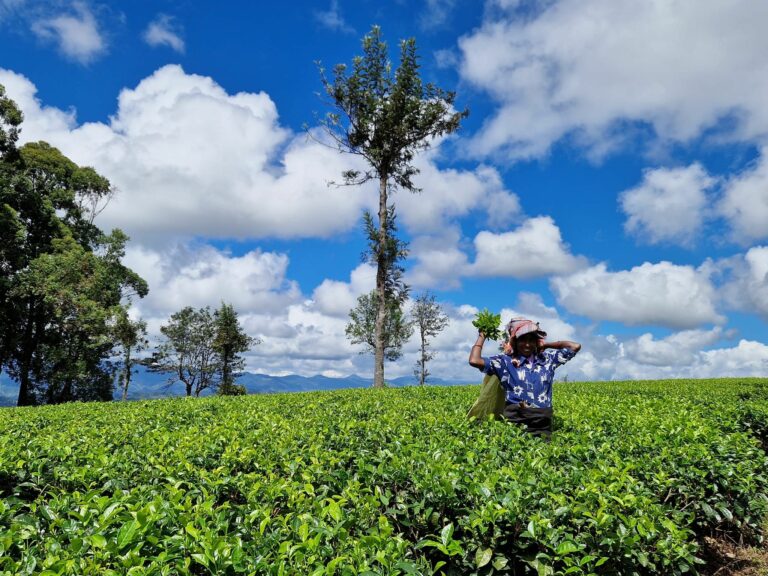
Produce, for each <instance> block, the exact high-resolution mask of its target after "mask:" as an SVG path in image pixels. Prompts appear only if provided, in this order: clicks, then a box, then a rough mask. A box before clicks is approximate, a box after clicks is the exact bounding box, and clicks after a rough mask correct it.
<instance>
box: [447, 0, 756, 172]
mask: <svg viewBox="0 0 768 576" xmlns="http://www.w3.org/2000/svg"><path fill="white" fill-rule="evenodd" d="M497 4H511V5H512V6H510V7H511V8H514V5H516V4H517V2H512V3H510V2H501V3H500V2H497ZM539 4H540V5H541V6H539V8H540V9H539V10H538V11H536V12H535V13H534V14H527V13H522V11H521V12H516V11H512V12H510V13H507V14H502V15H499V14H497V13H496V12H495V11H489V12H488V14H487V16H486V21H485V22H484V24H483V25H482V26H481V27H480V28H479V29H477V30H475V31H473V32H472V33H470V34H469V35H467V36H465V37H463V38H462V39H461V40H460V41H459V45H460V48H461V50H462V55H463V59H462V65H461V74H462V77H463V78H464V79H465V80H467V81H469V82H470V83H472V84H474V85H475V86H477V87H479V88H481V89H483V90H486V91H487V92H489V93H490V94H491V95H492V96H493V97H494V98H495V99H496V101H497V102H498V105H499V109H498V111H497V114H496V115H495V116H494V117H493V118H492V119H491V120H489V121H488V122H487V123H486V124H485V126H484V127H483V129H482V130H481V132H480V133H479V134H478V135H477V137H476V138H475V139H474V140H473V142H472V146H471V148H472V151H473V152H474V153H476V154H480V155H484V154H490V153H502V154H505V155H507V156H509V157H512V158H528V157H536V156H541V155H543V154H546V153H547V152H548V151H549V149H550V147H551V145H552V144H553V143H554V142H556V141H558V140H560V139H561V138H563V137H564V136H567V135H569V134H571V135H574V134H578V137H579V138H580V141H581V142H583V143H585V144H587V145H589V146H593V147H596V148H599V149H600V151H601V152H603V153H604V152H607V151H608V150H609V149H610V147H611V145H612V144H615V143H616V142H620V141H621V140H622V138H624V137H625V136H624V133H626V131H627V130H626V128H627V122H629V123H633V122H639V123H641V124H642V125H644V126H650V127H651V128H652V129H653V131H654V132H655V134H656V135H658V137H660V138H661V139H663V140H674V141H683V142H685V141H688V140H690V139H692V138H695V137H697V136H700V135H701V134H702V133H704V132H705V131H707V130H709V129H713V128H715V129H718V130H720V131H724V130H725V131H727V135H728V136H730V137H733V138H739V139H755V138H761V137H764V136H765V135H766V134H768V108H766V106H765V105H764V99H763V97H762V95H763V94H765V93H767V92H768V61H766V59H765V58H764V56H763V55H764V54H765V53H766V51H767V50H768V35H766V34H765V27H766V24H768V4H764V3H761V2H757V3H756V2H753V1H752V0H736V1H734V2H727V3H723V2H720V1H718V0H701V1H696V2H693V1H685V2H675V3H667V2H635V1H634V0H560V1H558V2H549V3H539ZM713 39H717V41H713ZM723 119H729V120H730V121H731V123H730V126H731V127H730V128H725V127H724V125H719V126H718V123H719V122H720V121H722V120H723Z"/></svg>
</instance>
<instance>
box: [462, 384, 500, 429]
mask: <svg viewBox="0 0 768 576" xmlns="http://www.w3.org/2000/svg"><path fill="white" fill-rule="evenodd" d="M504 404H505V394H504V388H502V387H501V382H499V377H498V376H495V375H493V374H488V375H486V377H485V378H483V385H482V387H481V388H480V396H478V398H477V400H475V403H474V404H472V408H470V409H469V412H468V413H467V418H472V417H474V418H476V419H477V420H485V419H486V418H488V416H490V415H491V414H493V415H494V416H495V417H496V418H501V415H502V413H503V412H504Z"/></svg>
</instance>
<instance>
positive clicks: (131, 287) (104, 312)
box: [0, 85, 257, 406]
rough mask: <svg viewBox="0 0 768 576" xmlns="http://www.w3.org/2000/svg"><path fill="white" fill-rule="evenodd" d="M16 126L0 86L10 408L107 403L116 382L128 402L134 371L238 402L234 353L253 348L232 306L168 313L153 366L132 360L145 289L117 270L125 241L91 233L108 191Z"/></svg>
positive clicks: (1, 265)
mask: <svg viewBox="0 0 768 576" xmlns="http://www.w3.org/2000/svg"><path fill="white" fill-rule="evenodd" d="M22 121H23V115H22V112H21V110H19V108H18V106H17V105H16V103H15V102H13V100H11V99H10V98H8V97H7V96H6V94H5V88H4V87H3V86H2V85H0V372H2V371H5V372H7V373H8V374H9V375H10V376H11V378H13V379H14V380H15V381H16V382H18V384H19V394H18V399H17V404H18V405H19V406H28V405H37V404H57V403H61V402H69V401H74V400H83V401H87V400H102V401H108V400H112V398H113V394H114V390H115V379H116V377H117V380H118V382H119V386H120V388H121V390H122V396H123V398H127V395H128V388H129V386H130V382H131V375H132V374H133V373H134V371H135V369H136V368H135V367H136V365H137V364H139V363H147V364H148V365H149V367H150V369H151V370H158V371H168V372H170V369H171V367H172V368H173V373H174V375H176V379H175V381H180V382H183V383H184V384H185V386H186V390H187V394H188V395H191V394H192V393H194V394H195V395H198V394H200V392H201V391H202V390H205V389H212V390H217V391H220V392H221V393H228V394H232V393H242V392H244V390H242V389H241V388H239V387H237V385H236V384H235V378H236V377H237V375H238V373H239V371H240V370H241V369H242V367H243V359H242V358H241V357H240V356H239V354H240V353H242V352H244V351H246V350H247V349H248V348H249V347H250V346H252V345H253V344H255V343H257V341H255V340H253V339H251V338H250V337H248V336H247V335H245V334H244V333H243V331H242V329H240V327H239V324H238V321H237V314H236V313H235V311H234V309H233V308H232V306H230V305H228V304H224V303H222V305H221V308H220V309H219V310H217V311H216V312H214V313H211V312H210V310H209V309H207V308H205V309H202V310H198V311H194V310H192V309H191V308H185V309H184V310H182V311H181V312H178V313H177V314H174V315H173V316H172V317H171V320H170V321H169V323H168V325H166V326H164V327H163V329H162V332H163V335H164V337H165V338H166V340H165V341H164V342H162V343H161V344H160V346H159V347H158V349H157V350H156V351H155V353H154V354H152V356H151V361H147V360H146V359H143V360H142V359H140V358H139V356H140V355H141V354H142V353H144V352H145V351H147V350H148V347H149V343H148V341H147V338H146V323H144V322H143V321H141V320H134V319H131V317H130V315H129V313H128V311H129V309H130V306H131V303H132V299H133V298H143V297H144V296H146V295H147V293H148V286H147V282H146V281H145V280H144V279H143V278H141V277H140V276H139V275H138V274H137V273H136V272H134V271H133V270H131V269H130V268H128V267H126V266H125V265H124V264H123V263H122V260H123V258H124V256H125V246H126V244H127V242H128V236H126V234H125V233H123V232H122V231H121V230H119V229H115V230H112V231H111V232H110V233H109V234H107V233H105V232H104V231H102V230H101V229H99V228H98V227H97V226H96V225H95V224H94V220H95V218H96V216H97V215H98V214H99V213H100V212H101V211H102V210H103V209H104V207H105V206H106V204H107V203H108V202H109V200H110V199H111V198H112V197H113V195H114V193H115V189H114V188H113V187H112V185H111V184H110V182H109V181H108V180H107V179H106V178H104V177H103V176H101V175H99V174H98V173H97V172H96V171H95V170H94V169H93V168H90V167H81V166H78V165H77V164H76V163H74V162H73V161H72V160H70V159H69V158H67V157H66V156H65V155H64V154H62V153H61V152H60V151H59V150H57V149H56V148H54V147H53V146H50V145H49V144H47V143H45V142H30V143H27V144H25V145H23V146H20V147H19V146H17V142H18V137H19V132H20V130H21V124H22ZM190 382H191V384H190Z"/></svg>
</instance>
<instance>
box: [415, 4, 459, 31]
mask: <svg viewBox="0 0 768 576" xmlns="http://www.w3.org/2000/svg"><path fill="white" fill-rule="evenodd" d="M455 5H456V0H427V2H426V9H425V12H424V13H423V14H422V15H421V17H420V18H419V24H420V26H421V28H422V29H423V30H435V29H437V28H440V27H441V26H443V25H445V23H446V22H447V21H448V19H449V17H450V15H451V12H452V11H453V9H454V6H455Z"/></svg>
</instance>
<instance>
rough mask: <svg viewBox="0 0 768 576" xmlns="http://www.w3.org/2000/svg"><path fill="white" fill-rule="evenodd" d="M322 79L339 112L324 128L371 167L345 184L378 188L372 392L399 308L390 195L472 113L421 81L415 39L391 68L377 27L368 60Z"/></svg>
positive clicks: (406, 185)
mask: <svg viewBox="0 0 768 576" xmlns="http://www.w3.org/2000/svg"><path fill="white" fill-rule="evenodd" d="M321 79H322V82H323V86H324V88H325V92H326V94H327V95H328V96H329V97H330V99H331V102H330V104H331V106H332V107H333V109H334V110H333V111H332V112H329V113H328V114H326V116H325V118H324V119H323V121H322V126H323V127H324V128H325V130H326V132H327V133H328V134H329V136H330V138H331V140H332V141H333V143H334V144H335V146H336V148H338V150H340V151H342V152H346V153H350V154H353V155H356V156H358V157H360V158H362V160H363V162H364V163H365V165H366V167H365V168H364V169H350V170H347V171H345V172H344V173H343V180H344V183H345V184H347V185H353V184H363V183H365V182H368V181H370V180H374V181H377V182H378V188H379V203H378V204H379V205H378V212H377V217H378V222H377V223H376V224H375V225H374V223H373V218H372V217H371V216H370V215H368V216H367V219H370V222H371V226H372V227H373V228H374V229H375V231H376V234H377V237H378V240H377V244H376V248H375V250H374V251H373V252H372V256H371V260H372V262H373V263H375V265H376V293H377V299H376V305H377V309H376V318H375V323H374V327H373V328H374V332H373V334H374V347H373V348H374V350H373V352H374V386H376V387H380V386H383V385H384V358H385V351H384V350H385V342H386V338H387V335H386V330H387V326H388V324H389V321H388V319H387V315H388V314H389V313H390V311H391V310H394V307H393V305H392V303H391V295H388V294H387V291H388V288H387V282H388V281H389V280H390V279H391V278H392V275H391V273H390V270H389V266H391V265H392V259H391V257H390V253H389V252H388V250H389V247H390V242H391V239H390V238H389V231H390V226H389V220H390V219H391V218H393V216H394V213H395V207H394V204H393V203H391V202H390V199H389V195H390V193H392V192H394V191H395V190H396V189H398V188H400V189H404V190H408V191H410V192H418V191H419V188H418V187H417V186H416V185H415V183H414V180H413V178H414V176H416V175H417V174H418V169H417V168H416V167H415V166H414V164H413V161H414V158H415V157H416V155H417V154H418V153H419V152H421V151H423V150H426V149H427V148H429V147H430V145H431V144H432V142H433V141H434V140H435V139H436V138H438V137H440V136H442V135H445V134H451V133H453V132H455V131H456V130H458V128H459V124H460V122H461V120H462V119H463V118H465V117H466V116H467V114H468V111H466V110H464V111H462V112H456V111H455V110H454V108H453V105H454V101H455V93H454V92H449V91H445V90H443V89H441V88H439V87H437V86H435V85H433V84H431V83H427V84H425V83H424V82H423V81H422V79H421V76H420V64H419V57H418V54H417V51H416V41H415V40H414V39H413V38H410V39H408V40H404V41H402V42H401V43H400V64H399V66H398V67H397V69H396V70H393V69H392V64H391V63H390V60H389V53H388V47H387V44H386V43H385V42H384V41H383V39H382V35H381V30H380V29H379V27H378V26H374V27H373V29H372V30H371V31H370V33H368V34H367V35H366V36H365V37H364V38H363V55H362V56H356V57H355V58H354V59H353V61H352V67H351V69H348V67H347V66H346V65H345V64H339V65H337V66H336V67H335V68H334V70H333V78H332V79H329V78H327V77H326V75H325V72H324V71H323V70H322V69H321ZM403 257H404V255H403Z"/></svg>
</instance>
